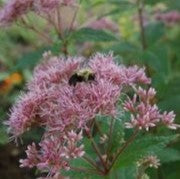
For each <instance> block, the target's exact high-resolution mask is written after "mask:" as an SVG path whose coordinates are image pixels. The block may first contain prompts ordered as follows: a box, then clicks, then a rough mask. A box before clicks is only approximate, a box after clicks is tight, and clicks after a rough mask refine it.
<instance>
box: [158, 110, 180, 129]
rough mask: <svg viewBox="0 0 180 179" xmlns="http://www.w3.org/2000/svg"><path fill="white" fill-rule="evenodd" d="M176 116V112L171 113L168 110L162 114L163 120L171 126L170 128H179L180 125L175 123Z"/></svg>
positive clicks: (166, 124)
mask: <svg viewBox="0 0 180 179" xmlns="http://www.w3.org/2000/svg"><path fill="white" fill-rule="evenodd" d="M175 116H176V115H175V114H174V112H173V111H171V112H169V113H168V112H167V111H165V112H164V113H163V114H162V117H161V121H162V123H163V124H164V125H165V126H167V127H168V128H170V129H177V128H179V127H180V125H178V124H175V123H174V119H175Z"/></svg>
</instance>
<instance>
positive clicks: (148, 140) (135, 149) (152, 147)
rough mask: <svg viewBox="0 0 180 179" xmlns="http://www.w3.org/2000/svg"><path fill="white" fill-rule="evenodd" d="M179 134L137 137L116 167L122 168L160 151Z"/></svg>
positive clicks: (121, 156)
mask: <svg viewBox="0 0 180 179" xmlns="http://www.w3.org/2000/svg"><path fill="white" fill-rule="evenodd" d="M176 138H177V135H173V136H159V137H155V136H146V137H142V138H140V139H137V140H136V141H135V142H134V143H132V144H131V145H130V146H129V147H128V148H127V149H126V150H125V151H124V152H123V153H122V154H121V155H120V157H119V159H118V160H117V162H116V163H115V166H114V168H121V167H126V166H130V165H132V164H133V163H134V162H136V161H137V160H139V159H140V158H142V157H144V156H146V155H149V154H156V153H157V152H160V151H161V150H162V149H163V148H164V147H165V146H166V145H167V144H168V143H169V142H171V141H173V140H175V139H176Z"/></svg>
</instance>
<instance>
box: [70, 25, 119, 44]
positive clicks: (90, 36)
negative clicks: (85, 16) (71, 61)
mask: <svg viewBox="0 0 180 179" xmlns="http://www.w3.org/2000/svg"><path fill="white" fill-rule="evenodd" d="M70 39H73V40H77V41H78V42H86V41H93V42H109V41H116V40H117V38H116V37H115V36H114V35H113V34H111V33H110V32H106V31H104V30H95V29H91V28H82V29H80V30H78V31H76V32H74V33H73V34H72V35H71V37H70Z"/></svg>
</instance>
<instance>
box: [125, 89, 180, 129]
mask: <svg viewBox="0 0 180 179" xmlns="http://www.w3.org/2000/svg"><path fill="white" fill-rule="evenodd" d="M155 95H156V91H155V89H154V88H150V89H149V90H144V89H142V88H141V87H139V88H138V89H135V94H134V96H133V98H132V99H130V98H129V97H128V99H127V100H126V101H125V102H124V104H123V107H124V110H125V111H127V112H130V114H131V121H130V122H127V123H125V124H126V127H127V128H138V129H146V130H149V128H151V127H155V126H156V125H157V124H158V123H159V122H161V123H162V124H164V125H166V126H167V127H168V128H170V129H177V128H178V127H180V125H178V124H174V118H175V114H174V113H173V111H171V112H169V113H167V112H164V113H163V114H161V113H160V111H159V109H158V107H157V105H156V104H154V101H155Z"/></svg>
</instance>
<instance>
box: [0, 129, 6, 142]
mask: <svg viewBox="0 0 180 179" xmlns="http://www.w3.org/2000/svg"><path fill="white" fill-rule="evenodd" d="M7 142H8V135H7V132H6V130H5V128H4V127H1V128H0V144H3V145H4V144H6V143H7Z"/></svg>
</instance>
